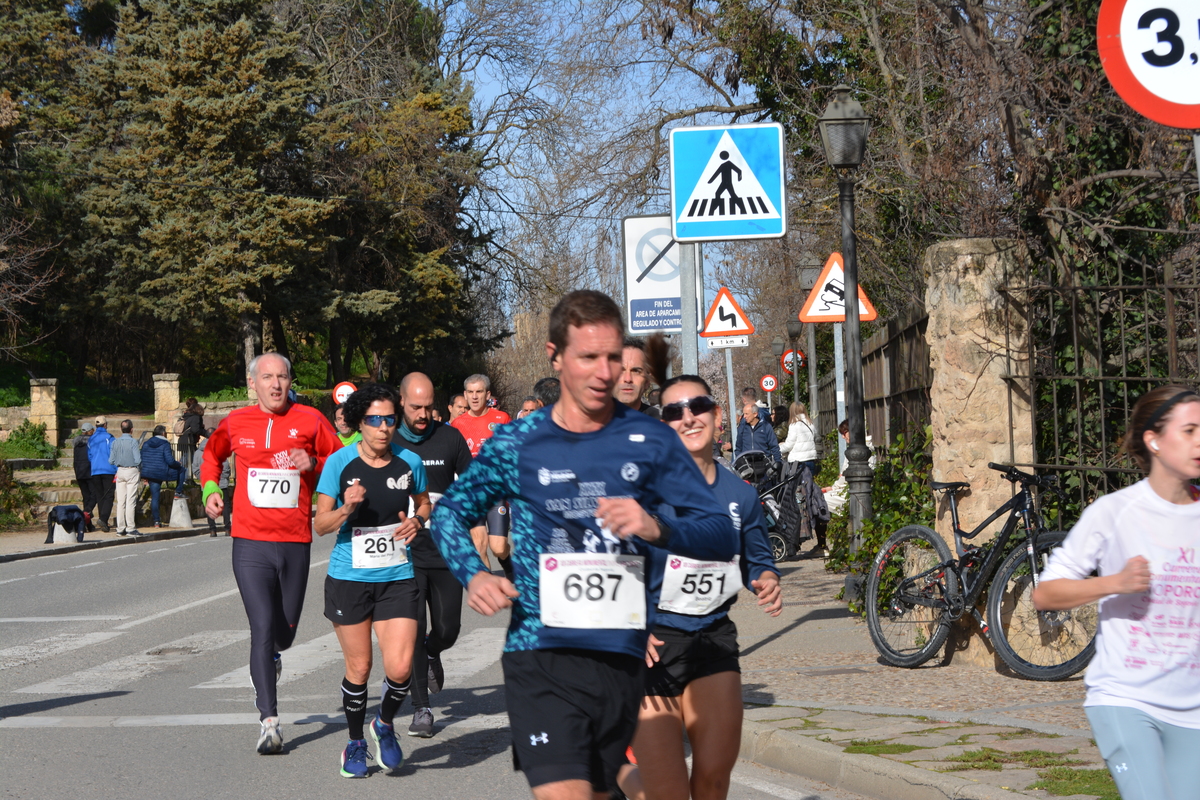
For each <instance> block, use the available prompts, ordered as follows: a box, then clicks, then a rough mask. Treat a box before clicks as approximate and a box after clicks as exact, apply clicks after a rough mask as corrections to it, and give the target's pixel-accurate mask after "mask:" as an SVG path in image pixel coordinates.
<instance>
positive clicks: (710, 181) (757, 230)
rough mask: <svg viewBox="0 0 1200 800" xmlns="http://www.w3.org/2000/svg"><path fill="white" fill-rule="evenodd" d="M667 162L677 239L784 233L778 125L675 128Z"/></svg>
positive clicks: (760, 236) (726, 238)
mask: <svg viewBox="0 0 1200 800" xmlns="http://www.w3.org/2000/svg"><path fill="white" fill-rule="evenodd" d="M670 163H671V167H670V173H671V224H672V227H673V231H674V235H675V240H676V241H679V242H704V241H729V240H733V239H777V238H779V237H781V236H783V235H784V234H786V233H787V213H786V208H785V202H786V198H785V187H784V170H783V126H782V125H779V124H777V123H766V124H759V125H726V126H719V127H718V126H709V127H695V128H676V129H674V130H673V131H671V162H670Z"/></svg>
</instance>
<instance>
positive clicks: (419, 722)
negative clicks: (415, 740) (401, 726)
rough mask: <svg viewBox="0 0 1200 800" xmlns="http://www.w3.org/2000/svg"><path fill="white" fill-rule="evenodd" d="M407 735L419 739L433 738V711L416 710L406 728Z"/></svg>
mask: <svg viewBox="0 0 1200 800" xmlns="http://www.w3.org/2000/svg"><path fill="white" fill-rule="evenodd" d="M408 735H409V736H417V737H419V738H421V739H429V738H432V737H433V709H431V708H418V709H417V711H416V713H415V714H413V720H412V724H411V725H409V726H408Z"/></svg>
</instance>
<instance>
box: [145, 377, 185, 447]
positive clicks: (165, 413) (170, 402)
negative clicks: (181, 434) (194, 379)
mask: <svg viewBox="0 0 1200 800" xmlns="http://www.w3.org/2000/svg"><path fill="white" fill-rule="evenodd" d="M151 377H152V378H154V424H155V425H165V426H166V428H167V440H168V441H169V442H171V444H175V440H176V439H177V438H178V437H177V436H176V435H175V431H174V430H173V426H174V425H175V420H176V419H178V418H179V415H180V409H179V373H178V372H160V373H159V374H157V375H152V376H151Z"/></svg>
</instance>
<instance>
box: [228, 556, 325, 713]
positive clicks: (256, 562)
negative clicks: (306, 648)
mask: <svg viewBox="0 0 1200 800" xmlns="http://www.w3.org/2000/svg"><path fill="white" fill-rule="evenodd" d="M308 552H309V545H308V544H307V543H305V542H260V541H257V540H255V539H242V538H235V539H234V540H233V577H234V579H235V580H236V581H237V585H238V591H239V592H241V595H242V605H243V606H245V608H246V618H247V619H249V620H250V680H251V681H253V683H254V704H255V705H256V706H258V712H259V718H260V719H266V718H267V717H276V716H279V709H278V708H277V706H276V703H275V698H276V693H275V654H276V653H281V652H283V651H284V650H287V649H288V648H289V647H291V646H292V642H293V641H295V639H296V626H297V625H298V624H299V623H300V611H301V610H302V609H303V608H304V592H305V589H307V588H308Z"/></svg>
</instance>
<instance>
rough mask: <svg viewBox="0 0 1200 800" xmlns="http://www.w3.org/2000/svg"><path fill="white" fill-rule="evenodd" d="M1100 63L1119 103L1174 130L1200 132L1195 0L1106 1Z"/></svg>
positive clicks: (1199, 25) (1199, 23) (1199, 33)
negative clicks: (1123, 103) (1119, 97)
mask: <svg viewBox="0 0 1200 800" xmlns="http://www.w3.org/2000/svg"><path fill="white" fill-rule="evenodd" d="M1096 40H1097V43H1098V45H1099V49H1100V63H1101V64H1103V65H1104V72H1105V74H1106V75H1108V80H1109V82H1110V83H1111V84H1112V85H1113V88H1114V89H1116V90H1117V94H1119V95H1121V99H1122V100H1124V101H1125V102H1126V103H1128V104H1129V105H1130V107H1131V108H1133V110H1134V111H1136V112H1138V113H1139V114H1141V115H1142V116H1144V117H1149V118H1150V119H1152V120H1154V121H1155V122H1159V123H1162V124H1163V125H1169V126H1170V127H1172V128H1200V6H1198V5H1197V3H1196V2H1194V0H1103V2H1101V3H1100V17H1099V21H1098V22H1097V25H1096Z"/></svg>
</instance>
